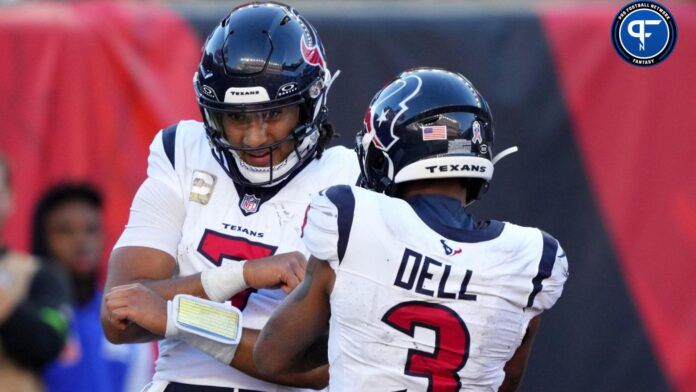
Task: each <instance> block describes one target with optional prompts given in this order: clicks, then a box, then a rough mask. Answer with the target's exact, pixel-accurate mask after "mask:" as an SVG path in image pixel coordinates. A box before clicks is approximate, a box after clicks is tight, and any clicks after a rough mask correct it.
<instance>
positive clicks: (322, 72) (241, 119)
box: [101, 3, 359, 391]
mask: <svg viewBox="0 0 696 392" xmlns="http://www.w3.org/2000/svg"><path fill="white" fill-rule="evenodd" d="M332 81H333V78H332V75H331V73H330V72H329V70H328V68H327V65H326V61H325V57H324V50H323V47H322V45H321V42H320V41H319V37H318V35H317V33H316V31H315V30H314V28H313V27H312V26H311V25H310V24H309V23H308V22H307V21H306V20H305V19H304V18H302V17H301V16H300V15H299V14H298V13H297V12H296V11H295V10H294V9H292V8H290V7H288V6H286V5H283V4H278V3H253V4H248V5H243V6H240V7H238V8H236V9H234V10H233V11H232V12H231V14H230V15H229V16H227V17H226V18H225V19H223V20H222V22H221V23H220V24H219V25H218V26H217V27H216V28H215V30H214V31H213V32H212V33H211V34H210V36H209V37H208V39H207V41H206V43H205V46H204V48H203V54H202V58H201V62H200V66H199V68H198V70H197V72H196V75H195V77H194V86H195V91H196V95H197V99H198V104H199V106H200V109H201V114H202V116H203V123H200V122H195V121H182V122H180V123H178V124H177V125H174V126H171V127H169V128H167V129H164V130H163V131H161V132H160V133H159V134H157V136H156V137H155V139H154V141H153V142H152V145H151V147H150V157H149V159H148V178H147V179H146V180H145V182H144V183H143V184H142V186H141V187H140V189H139V190H138V193H137V194H136V196H135V199H134V201H133V205H132V208H131V214H130V219H129V222H128V225H127V226H126V229H125V230H124V232H123V234H122V235H121V237H120V239H119V241H118V243H117V244H116V246H115V249H114V251H113V253H112V255H111V259H110V261H109V271H108V278H107V282H106V289H105V291H106V293H107V295H106V296H105V299H104V301H103V306H102V314H101V316H102V325H103V328H104V332H105V334H106V336H107V337H108V339H109V340H110V341H112V342H114V343H130V342H142V341H150V340H157V339H162V340H160V342H159V358H158V360H157V364H156V373H155V376H154V381H153V385H152V386H151V388H150V389H149V390H150V391H162V390H165V391H189V390H196V391H205V390H208V389H210V390H215V391H224V390H229V391H233V390H234V391H238V390H240V391H241V390H263V391H276V390H282V388H281V387H278V386H277V385H275V384H272V383H269V382H265V381H262V380H260V379H258V378H256V377H259V373H258V372H257V371H256V369H255V368H254V364H253V362H252V356H251V350H252V348H253V342H254V340H255V337H256V335H257V333H258V332H255V331H254V330H259V329H261V328H262V327H263V326H264V324H265V323H266V321H267V319H268V317H269V316H270V314H271V312H272V311H273V310H274V309H275V308H276V306H277V305H278V304H279V303H280V302H281V301H282V300H283V299H284V298H285V293H284V292H283V290H284V291H286V292H287V291H290V290H292V289H293V288H294V287H295V286H297V284H299V282H300V281H301V280H302V279H303V277H304V273H305V267H306V260H305V256H304V254H305V253H306V248H305V246H304V245H303V242H302V239H301V238H300V233H301V224H302V218H303V216H304V213H305V210H306V207H307V204H308V203H309V200H310V196H311V195H312V194H316V193H317V192H318V191H319V190H321V189H323V188H326V187H329V186H331V185H334V184H348V183H351V184H354V183H355V181H356V180H357V178H358V174H359V169H358V165H357V162H356V160H355V154H354V153H353V152H352V151H350V150H348V149H346V148H343V147H335V148H330V149H325V147H326V145H327V144H328V142H329V140H330V139H331V136H332V134H333V131H332V129H331V126H330V125H329V124H328V123H327V122H326V121H327V109H326V106H325V105H326V97H327V93H328V89H329V87H330V85H331V82H332ZM280 289H283V290H280ZM142 292H146V293H156V294H157V296H159V297H161V298H164V299H171V298H173V297H174V296H175V295H177V294H191V295H194V296H197V297H202V298H209V299H210V300H213V301H218V302H223V301H226V300H228V299H230V298H231V297H232V303H233V304H234V305H235V306H236V307H238V308H239V309H242V310H243V316H244V325H245V328H246V329H245V330H244V333H243V336H242V341H241V343H240V344H239V347H237V348H236V352H235V351H231V350H227V349H226V348H222V349H217V348H215V347H212V348H211V347H210V346H209V345H206V344H205V343H201V342H200V340H195V339H187V338H186V336H188V335H186V334H184V333H183V332H181V333H180V331H178V330H176V328H171V327H170V328H169V329H167V328H166V326H165V325H164V324H162V323H159V321H162V320H158V319H156V318H155V317H154V315H153V314H150V313H148V312H147V311H145V309H146V308H147V303H146V302H147V301H146V300H147V299H148V298H154V297H147V296H145V297H141V296H139V293H142ZM141 298H145V300H143V301H145V302H143V301H141ZM136 320H140V323H136V322H135V321H136ZM153 320H154V326H153V324H152V323H150V324H148V321H150V322H153ZM164 322H166V317H165V318H164ZM143 326H145V328H144V327H143ZM165 335H166V338H165ZM221 362H222V363H221ZM230 362H231V365H232V366H234V367H235V368H236V369H232V368H230V367H229V366H228V365H229V364H230ZM237 369H239V370H237ZM326 377H327V373H326V367H325V366H324V367H323V368H321V367H320V368H316V369H314V370H313V371H309V372H304V371H303V372H299V373H296V374H284V375H281V376H275V375H266V376H262V378H263V379H264V380H268V381H272V382H276V383H282V384H287V385H296V386H309V387H317V388H318V387H322V386H323V385H324V384H325V383H326ZM204 386H208V389H206V387H204ZM213 387H221V388H224V389H219V388H213Z"/></svg>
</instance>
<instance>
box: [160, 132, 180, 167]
mask: <svg viewBox="0 0 696 392" xmlns="http://www.w3.org/2000/svg"><path fill="white" fill-rule="evenodd" d="M177 126H178V124H174V125H172V126H170V127H168V128H166V129H165V130H164V131H162V145H163V146H164V152H165V154H167V158H169V162H170V163H171V164H172V168H176V166H174V163H175V154H174V147H175V145H176V128H177Z"/></svg>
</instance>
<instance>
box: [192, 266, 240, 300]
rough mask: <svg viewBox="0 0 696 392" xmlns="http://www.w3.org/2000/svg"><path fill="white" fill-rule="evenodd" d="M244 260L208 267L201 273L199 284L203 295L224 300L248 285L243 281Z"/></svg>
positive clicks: (211, 298)
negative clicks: (201, 286) (203, 292)
mask: <svg viewBox="0 0 696 392" xmlns="http://www.w3.org/2000/svg"><path fill="white" fill-rule="evenodd" d="M245 263H246V260H242V261H232V262H228V263H223V264H222V265H221V266H219V267H217V268H209V269H206V270H204V271H203V272H202V273H201V284H202V285H203V290H204V291H205V295H207V296H208V298H209V299H210V300H211V301H216V302H224V301H227V300H229V299H230V298H231V297H232V296H233V295H235V294H237V293H238V292H240V291H242V290H244V289H246V288H248V287H249V285H247V283H246V281H244V264H245Z"/></svg>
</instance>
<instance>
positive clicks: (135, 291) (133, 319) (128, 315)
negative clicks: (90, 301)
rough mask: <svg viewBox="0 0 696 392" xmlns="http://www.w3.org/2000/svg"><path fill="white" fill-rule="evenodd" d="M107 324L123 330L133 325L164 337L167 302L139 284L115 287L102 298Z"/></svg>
mask: <svg viewBox="0 0 696 392" xmlns="http://www.w3.org/2000/svg"><path fill="white" fill-rule="evenodd" d="M104 302H105V304H106V310H107V312H108V315H109V322H110V323H111V324H112V325H114V327H116V328H118V329H120V330H124V329H126V328H127V327H128V324H129V323H135V324H138V325H139V326H141V327H143V328H145V329H147V330H148V331H150V332H152V333H154V334H156V335H160V336H164V334H165V332H166V330H167V301H165V300H164V298H162V297H160V296H159V295H158V294H157V293H155V292H154V291H152V290H150V289H149V288H147V287H146V286H145V285H143V284H140V283H133V284H127V285H123V286H116V287H114V288H112V289H111V290H109V292H108V293H107V294H106V296H105V298H104Z"/></svg>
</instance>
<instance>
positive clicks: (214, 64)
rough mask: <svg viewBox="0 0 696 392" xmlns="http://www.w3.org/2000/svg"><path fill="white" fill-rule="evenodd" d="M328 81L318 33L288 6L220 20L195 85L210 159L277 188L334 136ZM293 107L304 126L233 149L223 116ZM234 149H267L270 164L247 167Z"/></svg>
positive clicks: (261, 6)
mask: <svg viewBox="0 0 696 392" xmlns="http://www.w3.org/2000/svg"><path fill="white" fill-rule="evenodd" d="M331 81H332V76H331V72H330V71H329V69H328V68H327V65H326V60H325V56H324V48H323V46H322V44H321V41H320V40H319V36H318V35H317V33H316V31H315V29H314V28H313V27H312V26H311V25H310V24H309V23H308V22H307V21H306V20H305V19H304V18H303V17H302V16H300V15H299V14H298V13H297V12H296V11H295V10H294V9H293V8H291V7H290V6H287V5H284V4H280V3H271V2H268V3H251V4H246V5H242V6H239V7H237V8H235V9H234V10H232V12H231V13H230V14H229V15H228V16H227V17H226V18H225V19H223V20H222V21H221V22H220V24H219V25H218V26H217V27H216V28H215V30H213V32H212V33H211V34H210V36H208V39H207V41H206V43H205V45H204V47H203V54H202V57H201V62H200V65H199V67H198V71H197V72H196V74H195V76H194V80H193V84H194V88H195V91H196V96H197V100H198V105H199V107H200V110H201V114H202V116H203V122H204V125H205V129H206V132H207V135H208V138H209V140H210V143H211V145H212V148H213V155H214V156H215V158H216V160H217V161H218V162H220V164H221V165H222V167H223V168H224V169H225V171H226V172H227V173H228V175H229V176H230V177H231V178H232V180H233V181H235V182H236V183H239V184H242V185H251V186H270V185H275V184H277V183H279V182H280V181H282V180H283V179H285V178H287V177H288V176H289V175H290V174H292V173H293V172H294V171H296V170H297V169H298V168H300V167H301V166H302V165H303V164H304V163H305V162H307V161H308V160H309V159H311V158H312V157H314V156H316V155H317V153H321V149H322V148H323V145H322V143H318V141H319V140H320V139H321V140H323V139H326V135H325V134H326V133H327V132H328V133H332V131H331V127H330V126H328V124H327V123H326V121H327V109H326V106H325V105H326V95H327V92H328V88H329V87H330V85H331ZM291 105H299V106H300V121H299V123H298V124H297V126H296V127H295V128H294V129H293V130H292V131H291V132H290V134H289V135H288V136H287V137H286V138H283V139H281V140H278V141H277V142H274V143H272V144H267V145H263V146H260V147H254V148H246V147H237V146H231V145H230V144H229V143H228V141H227V139H226V138H225V133H224V130H223V126H222V116H223V115H224V114H225V113H252V112H264V111H268V110H276V109H280V108H283V107H287V106H291ZM329 138H330V135H329ZM287 141H294V143H295V147H294V152H292V153H290V155H289V156H288V157H287V159H286V160H285V161H283V162H282V163H280V164H277V165H275V166H273V165H272V164H271V163H272V154H273V151H274V150H275V148H277V147H278V146H279V145H281V144H283V143H285V142H287ZM318 148H319V150H318ZM236 151H247V152H252V153H254V152H260V153H266V152H268V153H270V155H269V156H271V158H270V159H269V165H268V167H253V166H250V165H248V164H246V163H244V162H243V161H242V160H241V159H239V156H238V155H237V154H236Z"/></svg>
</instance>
